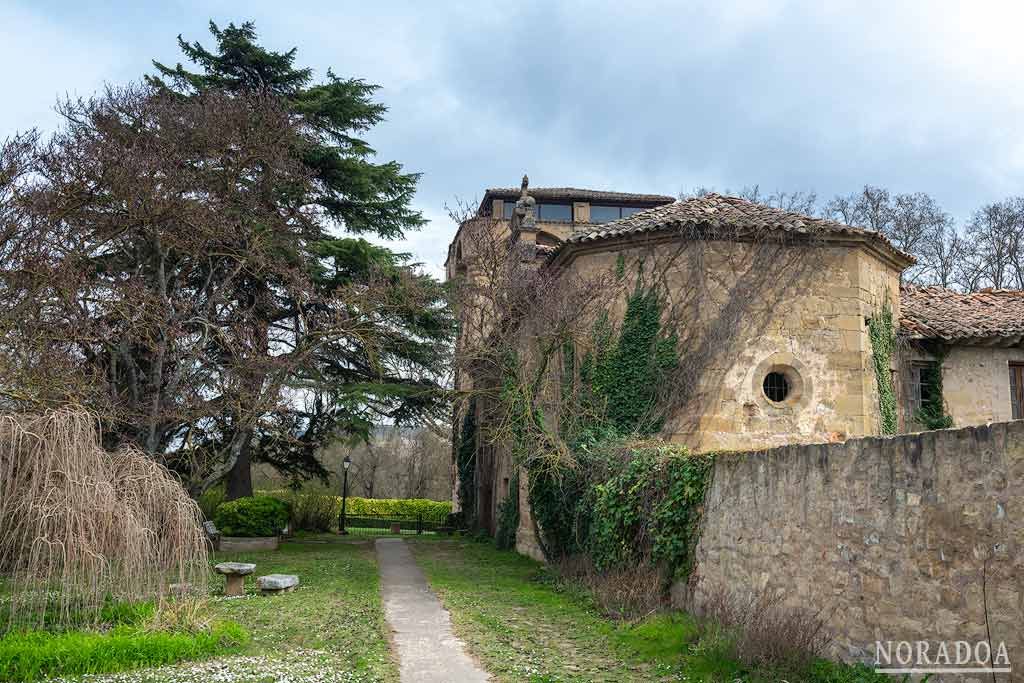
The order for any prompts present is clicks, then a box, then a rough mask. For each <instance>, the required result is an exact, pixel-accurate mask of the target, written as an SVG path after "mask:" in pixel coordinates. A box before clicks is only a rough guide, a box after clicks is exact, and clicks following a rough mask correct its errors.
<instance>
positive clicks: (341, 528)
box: [338, 455, 352, 536]
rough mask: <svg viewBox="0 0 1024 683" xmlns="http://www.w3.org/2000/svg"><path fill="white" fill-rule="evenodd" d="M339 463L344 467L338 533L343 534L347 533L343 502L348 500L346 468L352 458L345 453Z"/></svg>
mask: <svg viewBox="0 0 1024 683" xmlns="http://www.w3.org/2000/svg"><path fill="white" fill-rule="evenodd" d="M341 464H342V466H343V467H344V468H345V469H344V472H343V474H342V477H341V481H342V483H341V516H340V517H338V534H339V535H341V536H344V535H346V534H347V533H348V530H347V529H346V528H345V503H346V502H348V468H349V465H351V464H352V458H351V457H349V456H347V455H346V456H345V459H344V460H342V461H341Z"/></svg>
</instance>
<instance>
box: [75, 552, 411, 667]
mask: <svg viewBox="0 0 1024 683" xmlns="http://www.w3.org/2000/svg"><path fill="white" fill-rule="evenodd" d="M211 561H212V562H213V563H216V562H224V561H239V562H253V563H255V564H256V575H262V574H272V573H280V574H297V575H298V576H299V579H300V581H301V584H300V586H299V587H298V588H296V589H295V590H293V591H291V592H289V593H285V594H283V595H275V596H263V595H260V594H259V592H258V591H257V590H256V586H255V579H252V578H249V579H248V580H247V581H246V589H247V594H246V595H245V596H244V597H239V598H227V597H223V595H222V593H223V583H224V579H223V578H222V577H220V576H219V575H217V578H216V579H214V580H213V582H212V585H211V588H212V591H213V593H214V595H215V596H216V597H214V598H213V599H212V600H211V603H210V609H211V611H212V615H211V616H213V618H217V619H230V620H232V621H235V622H237V623H239V624H241V625H242V626H243V627H244V628H245V629H247V630H248V631H249V633H250V634H251V639H250V640H249V642H248V643H247V644H246V645H245V646H244V647H243V649H242V651H241V652H240V653H239V654H237V655H233V656H231V657H224V658H217V659H212V660H207V661H203V662H192V663H182V664H178V665H174V666H166V667H159V668H155V669H142V670H138V671H134V672H127V673H120V674H107V675H97V676H88V677H83V678H81V679H74V680H82V681H89V682H91V683H100V682H104V683H106V682H109V683H115V682H116V683H179V682H181V683H185V682H189V683H192V682H195V683H200V682H202V681H211V680H215V681H218V683H270V682H272V681H283V680H286V681H289V682H290V683H314V682H315V683H332V682H334V681H338V682H341V681H345V682H353V683H355V682H359V683H362V682H367V683H369V682H378V681H379V682H385V683H386V682H392V681H394V682H397V681H398V670H397V667H396V666H395V664H394V662H393V661H392V659H391V655H390V652H389V648H388V640H387V628H386V625H385V622H384V613H383V608H382V605H381V598H380V588H379V580H378V572H377V563H376V558H375V555H374V550H373V541H372V540H370V539H367V540H348V539H346V540H341V539H338V537H337V536H332V535H327V534H325V535H321V536H309V537H305V538H301V539H298V540H293V541H289V542H287V543H285V544H283V545H282V547H281V548H280V549H279V550H277V551H271V552H260V553H217V554H216V556H215V557H214V558H212V560H211Z"/></svg>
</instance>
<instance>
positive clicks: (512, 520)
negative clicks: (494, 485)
mask: <svg viewBox="0 0 1024 683" xmlns="http://www.w3.org/2000/svg"><path fill="white" fill-rule="evenodd" d="M518 530H519V475H518V474H516V475H514V476H513V477H512V479H511V480H510V481H509V490H508V495H507V496H505V499H504V500H502V501H501V504H500V505H499V506H498V525H497V529H496V531H495V533H494V545H495V546H497V548H498V550H512V549H513V548H515V547H516V531H518Z"/></svg>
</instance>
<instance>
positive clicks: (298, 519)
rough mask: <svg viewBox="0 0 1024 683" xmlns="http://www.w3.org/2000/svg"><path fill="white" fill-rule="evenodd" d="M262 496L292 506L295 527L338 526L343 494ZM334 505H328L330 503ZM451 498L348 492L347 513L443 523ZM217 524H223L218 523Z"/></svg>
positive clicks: (281, 491)
mask: <svg viewBox="0 0 1024 683" xmlns="http://www.w3.org/2000/svg"><path fill="white" fill-rule="evenodd" d="M260 494H261V495H263V496H273V497H274V498H277V499H278V500H280V501H283V502H284V503H286V504H287V505H288V506H289V508H290V509H291V512H292V516H291V521H292V524H293V525H294V527H295V528H296V529H302V530H305V531H322V530H325V529H323V528H322V527H323V526H324V523H325V522H326V521H327V520H328V519H329V520H330V521H331V523H332V524H333V526H332V528H334V527H336V526H337V523H338V515H340V514H341V496H338V495H334V494H332V493H324V492H322V491H320V492H315V491H310V492H299V493H296V492H293V491H288V490H284V489H275V490H272V491H261V492H260ZM329 503H331V506H330V507H329V508H328V504H329ZM451 511H452V504H451V501H437V500H426V499H424V498H360V497H358V496H349V497H348V502H347V503H346V506H345V513H346V514H348V515H351V516H354V517H358V516H359V515H373V516H389V517H407V518H410V519H415V518H416V517H419V516H420V515H422V516H423V519H424V520H425V521H427V520H429V521H432V522H438V523H443V522H444V521H445V520H446V519H447V517H448V515H450V514H451ZM217 526H218V527H219V526H220V524H219V523H218V525H217Z"/></svg>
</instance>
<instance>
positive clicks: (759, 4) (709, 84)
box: [0, 0, 1024, 272]
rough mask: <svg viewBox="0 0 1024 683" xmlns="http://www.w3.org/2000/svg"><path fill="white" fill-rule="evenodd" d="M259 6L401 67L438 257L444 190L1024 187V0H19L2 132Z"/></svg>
mask: <svg viewBox="0 0 1024 683" xmlns="http://www.w3.org/2000/svg"><path fill="white" fill-rule="evenodd" d="M210 19H213V20H214V21H216V22H218V23H221V24H226V23H228V22H230V21H235V22H241V21H245V20H252V21H254V22H256V26H257V29H258V30H259V32H260V34H261V39H262V41H263V42H264V44H265V45H267V46H269V47H272V48H274V49H281V50H283V49H287V48H290V47H292V46H297V47H298V48H299V62H300V64H302V65H308V66H311V67H313V68H314V69H315V70H316V71H317V72H318V73H321V74H322V73H323V72H324V71H326V69H327V68H328V67H332V68H333V69H334V70H335V71H336V72H337V73H338V74H339V75H343V76H358V77H361V78H365V79H367V80H369V81H372V82H375V83H379V84H381V85H382V86H383V88H382V90H381V91H380V99H381V100H382V101H383V102H384V103H385V104H387V106H388V107H389V108H390V112H389V115H388V121H387V122H386V123H385V124H383V125H381V126H380V127H379V128H377V129H375V130H374V131H373V132H372V133H371V135H370V141H371V143H372V144H373V145H374V146H375V147H376V149H377V151H378V154H379V156H380V158H381V159H382V160H385V159H396V160H398V161H400V162H401V163H402V164H404V165H405V167H406V168H407V169H408V170H413V171H418V172H421V173H422V174H423V179H422V181H421V184H420V190H419V193H418V194H417V197H416V204H417V206H418V208H420V209H421V210H422V211H423V212H424V214H425V215H426V216H427V217H428V218H430V219H431V223H430V225H429V226H428V227H427V228H425V229H424V230H423V231H422V232H421V233H419V234H417V235H413V236H410V239H409V240H408V242H407V244H406V245H405V247H406V248H407V249H408V250H409V251H412V252H413V253H414V254H416V256H417V257H418V258H419V259H420V260H422V261H423V262H424V263H425V264H426V265H427V266H428V267H430V268H431V270H433V271H434V272H440V264H441V263H442V262H443V260H444V253H445V247H446V245H447V242H448V240H449V239H450V237H451V234H452V232H453V226H452V225H450V224H449V222H448V221H447V220H446V219H445V213H444V209H443V206H444V204H445V203H446V202H451V201H452V200H453V199H454V198H455V197H460V198H463V199H473V198H479V196H480V195H481V193H482V191H483V189H484V188H485V187H488V186H509V185H517V184H518V181H519V178H520V177H521V175H522V174H523V172H524V171H525V172H528V173H529V174H530V179H531V183H532V184H534V185H570V186H577V187H592V188H598V189H614V190H623V191H637V192H660V193H665V194H678V193H679V192H680V191H681V190H688V189H691V188H693V187H695V186H698V185H703V186H713V187H717V188H719V189H724V188H739V187H742V186H744V185H751V184H754V183H759V184H760V185H761V187H762V189H765V190H773V189H784V190H815V191H817V193H818V194H819V196H821V197H825V198H827V197H831V196H832V195H834V194H836V193H847V192H850V191H853V190H856V189H857V188H859V187H860V186H862V185H863V184H864V183H872V184H878V185H882V186H885V187H888V188H890V189H892V190H894V191H900V192H907V191H918V190H921V191H926V192H929V193H931V194H933V195H934V196H935V197H936V198H937V199H938V200H939V202H940V203H941V204H942V205H943V206H944V207H945V208H946V210H947V211H949V212H950V213H952V214H953V215H954V216H956V217H958V218H961V219H963V218H966V217H967V216H968V215H969V213H970V212H971V211H972V210H973V208H974V207H976V206H978V205H979V204H982V203H985V202H988V201H992V200H995V199H998V198H1002V197H1004V196H1007V195H1011V194H1021V193H1024V189H1022V181H1024V138H1022V126H1021V123H1022V122H1024V88H1021V87H1020V76H1021V74H1022V73H1024V41H1021V40H1020V39H1019V30H1020V26H1021V25H1022V22H1024V3H1020V2H1005V3H997V2H967V0H964V1H963V2H959V3H953V2H949V3H946V2H939V1H936V0H931V1H928V2H920V3H915V2H909V1H907V2H902V1H901V2H878V3H874V2H867V1H863V0H861V1H856V2H842V1H840V0H830V1H829V2H824V3H823V2H807V3H801V2H774V1H771V0H760V1H756V2H724V1H720V2H704V3H683V2H673V3H657V2H646V3H645V2H639V1H635V0H634V1H630V2H625V1H619V2H596V1H595V2H557V3H556V2H547V3H543V2H541V3H533V2H527V1H523V2H515V3H508V2H505V3H493V4H491V3H485V2H466V3H456V2H450V3H442V2H422V1H421V2H408V3H398V2H388V3H382V2H380V3H378V2H339V1H338V0H333V1H325V2H307V1H305V0H296V1H293V2H282V1H281V0H273V1H272V2H245V3H241V2H203V3H199V2H195V3H189V2H174V1H162V2H152V3H149V2H116V1H110V0H106V1H104V2H82V1H74V2H71V1H68V2H57V1H49V0H35V1H33V2H21V1H19V0H14V1H13V2H12V0H0V58H2V63H3V64H5V67H4V69H3V71H2V73H0V84H2V86H3V88H2V92H3V93H4V102H3V105H2V106H0V136H6V135H9V134H11V133H13V132H15V131H17V130H22V129H25V128H29V127H32V126H38V127H40V128H43V129H52V127H53V126H54V125H55V121H56V119H55V116H54V114H53V111H52V106H53V103H54V101H55V100H56V98H57V97H58V96H62V95H64V94H65V93H67V94H71V95H86V94H89V93H91V92H93V91H95V90H96V89H97V88H99V87H101V86H102V84H103V83H104V82H111V83H124V82H128V81H131V80H135V79H138V78H140V77H141V75H142V74H144V73H147V72H149V71H151V67H150V60H151V59H154V58H156V59H159V60H161V61H165V62H172V63H173V62H175V61H177V59H178V50H177V46H176V43H175V37H176V36H177V35H178V34H179V33H181V34H183V35H184V36H185V38H186V39H189V40H201V41H204V42H206V43H209V36H208V34H207V32H206V24H207V22H208V21H209V20H210Z"/></svg>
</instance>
